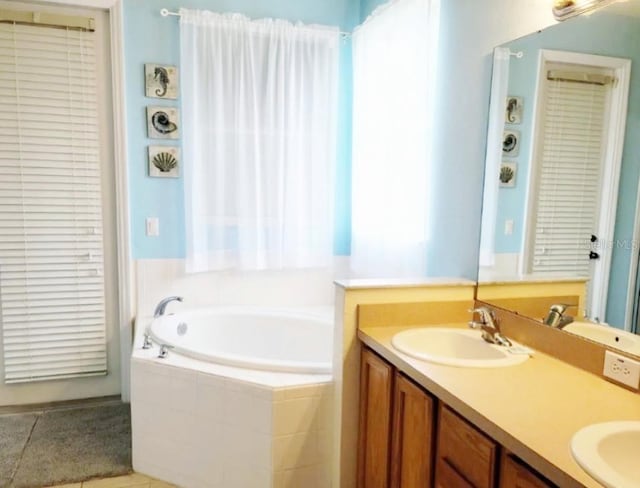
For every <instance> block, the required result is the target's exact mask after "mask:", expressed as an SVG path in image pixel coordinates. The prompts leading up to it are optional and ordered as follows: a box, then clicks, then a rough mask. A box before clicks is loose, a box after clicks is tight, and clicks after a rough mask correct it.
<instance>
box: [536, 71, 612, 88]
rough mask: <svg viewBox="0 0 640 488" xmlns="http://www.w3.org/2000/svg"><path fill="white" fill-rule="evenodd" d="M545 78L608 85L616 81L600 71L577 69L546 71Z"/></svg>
mask: <svg viewBox="0 0 640 488" xmlns="http://www.w3.org/2000/svg"><path fill="white" fill-rule="evenodd" d="M547 80H550V81H566V82H567V83H586V84H588V85H610V84H613V83H615V82H616V79H615V78H614V77H613V76H610V75H603V74H601V73H582V72H579V71H559V70H549V71H547Z"/></svg>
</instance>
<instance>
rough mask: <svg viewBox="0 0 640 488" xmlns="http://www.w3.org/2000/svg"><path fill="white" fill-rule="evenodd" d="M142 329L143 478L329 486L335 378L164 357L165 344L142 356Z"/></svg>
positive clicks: (262, 486) (138, 416) (136, 367)
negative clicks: (161, 354)
mask: <svg viewBox="0 0 640 488" xmlns="http://www.w3.org/2000/svg"><path fill="white" fill-rule="evenodd" d="M147 322H148V321H141V323H144V324H146V323H147ZM143 328H144V327H138V328H137V329H138V331H137V334H136V340H135V344H134V352H133V357H132V364H131V382H132V384H131V410H132V437H133V467H134V470H136V471H138V472H141V473H144V474H147V475H150V476H153V477H155V478H158V479H161V480H164V481H167V482H170V483H175V484H177V485H180V486H183V487H185V488H199V487H209V488H218V487H220V488H222V487H224V488H253V487H255V488H269V487H273V488H280V487H283V488H284V487H288V488H299V487H301V486H304V487H305V488H307V487H308V488H327V487H329V486H330V477H331V443H332V418H333V412H332V408H333V400H332V395H333V383H332V377H331V375H325V374H296V373H276V372H270V371H258V370H251V369H243V368H235V367H231V366H224V365H219V364H213V363H207V362H203V361H199V360H196V359H191V358H188V357H185V356H182V355H180V354H177V353H174V352H171V353H170V354H169V356H168V357H167V358H165V359H158V358H157V357H156V356H157V354H158V348H157V346H154V347H153V348H152V349H149V350H143V349H141V348H140V346H141V344H142V337H141V336H142V332H143V331H142V329H143Z"/></svg>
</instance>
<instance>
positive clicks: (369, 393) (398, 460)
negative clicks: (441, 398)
mask: <svg viewBox="0 0 640 488" xmlns="http://www.w3.org/2000/svg"><path fill="white" fill-rule="evenodd" d="M360 367H361V369H360V432H359V440H358V485H357V486H358V488H389V487H390V488H427V487H429V486H431V485H432V464H433V461H432V460H433V442H434V441H433V439H434V435H433V434H434V421H435V416H434V412H435V402H434V400H433V398H432V397H431V396H430V395H429V394H427V393H426V392H425V391H424V390H422V389H421V388H420V387H418V386H417V385H416V384H414V383H413V382H412V381H411V380H410V379H408V378H407V377H405V376H404V375H402V374H400V373H398V372H397V371H396V370H395V368H393V367H392V366H391V365H390V364H389V363H387V362H386V361H384V360H383V359H382V358H380V357H379V356H377V355H376V354H375V353H374V352H372V351H370V350H369V349H363V351H362V358H361V364H360Z"/></svg>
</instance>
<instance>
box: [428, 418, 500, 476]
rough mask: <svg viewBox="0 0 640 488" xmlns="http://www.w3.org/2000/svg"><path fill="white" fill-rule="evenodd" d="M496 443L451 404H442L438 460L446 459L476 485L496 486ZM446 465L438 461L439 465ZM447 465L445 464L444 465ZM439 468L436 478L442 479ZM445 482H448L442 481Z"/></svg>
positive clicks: (461, 474)
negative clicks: (450, 407)
mask: <svg viewBox="0 0 640 488" xmlns="http://www.w3.org/2000/svg"><path fill="white" fill-rule="evenodd" d="M497 450H498V448H497V445H496V443H495V442H493V441H492V440H491V439H490V438H489V437H487V436H486V435H484V434H483V433H482V432H480V431H479V430H477V429H476V428H475V427H473V426H472V425H471V424H469V423H468V422H466V421H465V420H463V419H462V418H461V417H459V416H458V415H457V414H456V413H454V412H453V411H452V410H450V409H449V408H448V407H444V406H441V408H440V423H439V430H438V453H437V457H438V460H439V461H440V460H443V461H446V462H447V463H448V464H449V465H451V467H453V468H455V470H456V471H457V473H458V474H459V475H460V476H462V477H463V478H464V479H466V480H467V482H468V483H470V484H471V486H474V487H475V488H493V486H494V483H495V479H496V476H495V475H496V455H497V454H496V453H497ZM440 466H444V464H443V463H440V462H439V463H438V467H440ZM443 469H445V468H443ZM440 476H441V475H440V473H438V470H436V478H437V480H439V479H440ZM442 486H445V485H442Z"/></svg>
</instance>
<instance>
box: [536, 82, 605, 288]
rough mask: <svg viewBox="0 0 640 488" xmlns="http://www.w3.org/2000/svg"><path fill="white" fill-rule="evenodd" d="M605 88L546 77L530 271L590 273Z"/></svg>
mask: <svg viewBox="0 0 640 488" xmlns="http://www.w3.org/2000/svg"><path fill="white" fill-rule="evenodd" d="M610 87H611V85H610V84H594V83H567V82H564V81H553V80H547V81H546V85H545V90H546V101H545V108H544V115H543V128H542V133H541V137H542V143H541V151H540V154H541V156H540V161H539V163H538V164H539V165H540V166H539V171H540V173H539V180H538V184H539V188H538V204H537V215H536V222H535V224H536V225H535V237H534V252H533V257H532V264H531V271H532V272H533V273H536V274H542V273H566V274H570V275H572V276H584V277H588V276H589V274H590V260H589V250H590V237H591V234H594V233H595V229H596V225H597V221H598V213H599V202H600V190H601V184H600V182H601V177H600V175H601V166H602V156H603V149H604V148H603V145H604V141H605V137H606V134H605V133H604V132H605V114H606V112H607V107H608V105H607V104H608V94H609V91H610Z"/></svg>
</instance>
